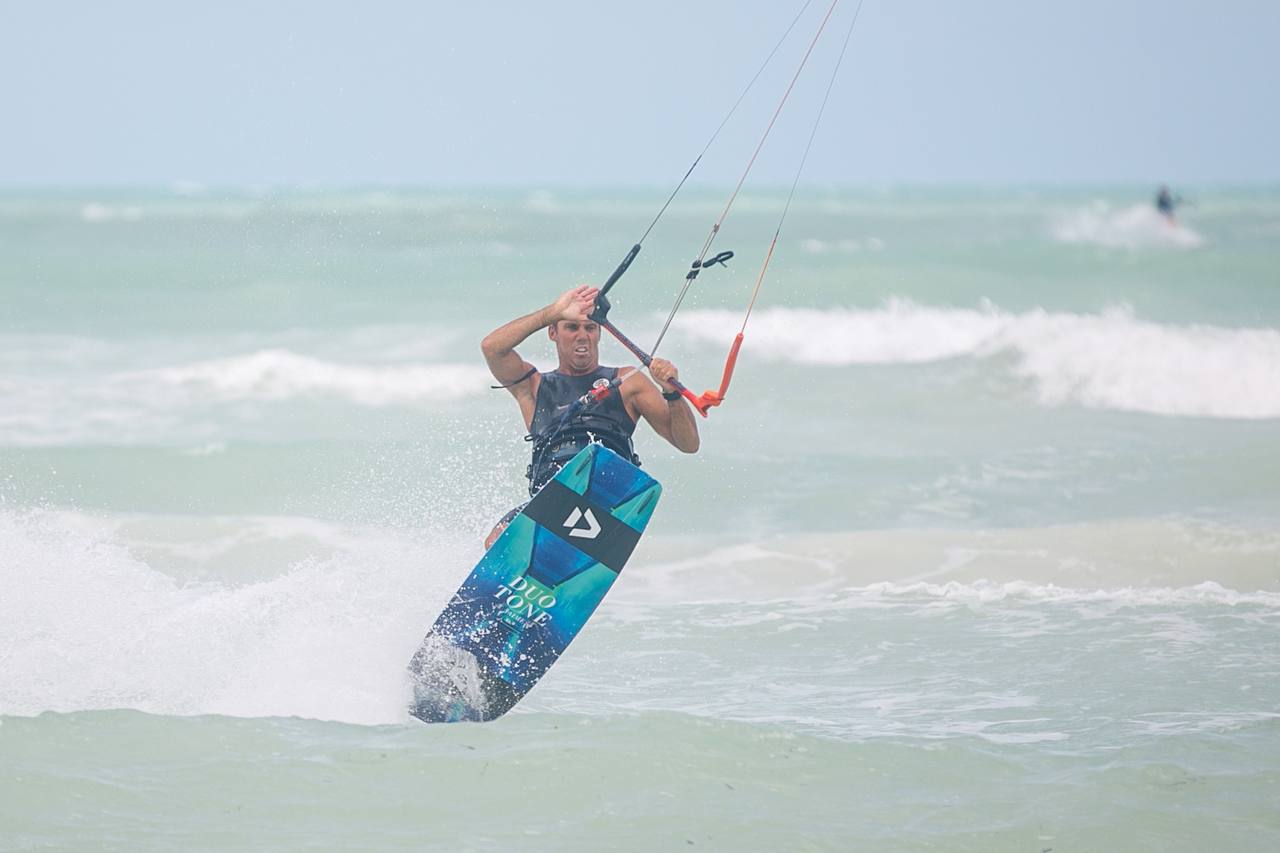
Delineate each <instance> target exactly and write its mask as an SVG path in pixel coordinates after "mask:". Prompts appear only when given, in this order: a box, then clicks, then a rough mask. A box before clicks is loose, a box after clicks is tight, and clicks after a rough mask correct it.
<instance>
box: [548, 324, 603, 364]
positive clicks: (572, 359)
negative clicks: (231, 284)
mask: <svg viewBox="0 0 1280 853" xmlns="http://www.w3.org/2000/svg"><path fill="white" fill-rule="evenodd" d="M547 332H548V334H550V335H551V340H553V341H555V342H556V355H558V356H559V357H560V367H561V369H567V370H568V371H569V372H570V373H575V374H583V373H590V372H591V371H593V370H595V369H596V368H597V367H599V366H600V325H599V324H598V323H593V322H591V321H590V320H584V321H582V322H578V321H577V320H559V321H557V322H556V324H555V325H553V326H550V327H548V329H547Z"/></svg>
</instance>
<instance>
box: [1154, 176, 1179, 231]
mask: <svg viewBox="0 0 1280 853" xmlns="http://www.w3.org/2000/svg"><path fill="white" fill-rule="evenodd" d="M1181 203H1182V197H1181V196H1175V195H1174V194H1173V193H1172V192H1170V191H1169V187H1168V186H1165V185H1161V187H1160V190H1159V191H1158V192H1157V193H1156V210H1158V211H1160V213H1161V214H1162V215H1163V216H1164V218H1165V219H1167V220H1169V224H1170V225H1174V224H1176V223H1177V219H1176V218H1175V217H1174V211H1175V210H1176V209H1177V207H1178V205H1179V204H1181Z"/></svg>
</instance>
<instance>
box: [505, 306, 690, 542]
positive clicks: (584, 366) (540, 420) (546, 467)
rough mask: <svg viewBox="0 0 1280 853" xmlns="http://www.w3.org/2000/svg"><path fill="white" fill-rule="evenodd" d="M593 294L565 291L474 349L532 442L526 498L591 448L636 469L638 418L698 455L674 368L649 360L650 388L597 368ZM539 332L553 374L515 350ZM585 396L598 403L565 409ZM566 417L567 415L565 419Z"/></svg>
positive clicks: (633, 374) (617, 371)
mask: <svg viewBox="0 0 1280 853" xmlns="http://www.w3.org/2000/svg"><path fill="white" fill-rule="evenodd" d="M598 294H599V289H598V288H595V287H591V286H589V285H581V286H579V287H575V288H573V289H572V290H567V291H565V292H564V293H563V294H561V295H560V297H559V298H558V299H557V300H556V301H555V302H553V303H551V304H550V305H548V306H546V307H545V308H542V309H540V310H538V311H535V312H533V313H532V314H526V315H525V316H523V317H519V318H517V319H515V320H512V321H511V322H510V323H507V324H506V325H504V326H501V327H499V328H497V329H495V330H494V331H492V332H490V333H489V334H488V335H486V336H485V338H484V340H483V341H482V342H481V344H480V348H481V350H482V351H483V352H484V358H485V361H486V362H487V363H488V365H489V371H490V372H491V373H492V374H493V377H494V378H495V379H497V380H498V382H499V383H501V387H503V388H506V389H507V391H509V392H510V393H511V396H513V397H515V398H516V403H517V404H518V405H519V406H520V414H521V416H522V417H523V418H524V423H525V427H526V428H527V429H528V430H529V435H528V436H527V439H528V440H529V441H531V442H533V459H532V461H531V462H530V464H529V469H528V472H527V474H528V477H529V494H530V495H531V496H532V495H533V494H535V493H536V492H537V491H538V489H540V488H542V486H543V485H545V484H546V482H547V481H548V480H550V479H551V478H552V477H554V476H555V474H556V472H557V471H559V470H560V468H561V467H562V466H563V465H564V464H565V463H566V462H568V461H569V460H570V459H572V458H573V456H574V455H575V454H576V453H577V452H578V451H579V450H581V449H582V448H583V447H585V446H586V445H587V444H588V443H590V442H593V441H594V442H599V443H600V444H603V445H604V446H605V447H608V448H609V449H610V450H612V451H614V452H615V453H617V454H618V455H620V456H622V457H623V458H624V459H628V460H631V461H632V462H634V463H635V464H637V465H638V464H639V463H640V460H639V457H637V456H636V455H635V449H634V448H633V446H632V442H631V434H632V433H633V432H634V431H635V428H636V423H637V421H638V420H639V419H640V418H641V417H643V418H644V419H645V420H646V421H647V422H648V423H649V426H651V427H652V428H653V430H654V432H656V433H658V435H660V436H662V437H663V438H665V439H666V440H667V441H669V442H670V443H671V445H672V446H673V447H675V448H676V449H678V450H680V451H682V452H684V453H696V452H697V451H698V445H699V438H698V424H697V422H696V420H695V419H694V417H693V410H692V409H691V408H690V407H689V405H688V403H686V402H685V400H684V398H682V397H681V395H680V392H679V391H678V390H677V389H676V386H674V385H673V384H672V382H673V381H678V380H679V376H680V372H679V371H678V370H677V369H676V366H675V365H674V364H672V363H671V362H670V361H667V360H666V359H663V358H654V359H653V360H652V362H651V363H650V364H649V374H650V375H651V376H652V377H653V378H654V380H655V381H656V382H657V383H658V385H657V386H655V385H654V384H653V383H652V382H649V381H647V380H645V379H643V378H641V377H640V376H639V371H638V370H637V369H635V368H626V367H604V366H602V365H601V364H600V352H599V350H600V325H599V324H598V323H597V322H595V321H594V320H592V319H591V315H592V312H593V311H594V310H595V308H596V297H597V295H598ZM543 328H545V329H546V330H547V335H548V336H549V337H550V338H551V340H553V341H555V345H556V355H557V357H558V358H559V361H560V363H559V366H558V367H557V368H556V369H555V370H553V371H550V372H546V373H543V372H540V371H539V370H538V369H537V368H536V367H534V366H533V365H532V364H530V363H529V362H527V361H525V360H524V359H523V358H521V357H520V355H519V354H518V353H517V352H516V350H515V348H516V347H517V346H519V345H520V344H522V343H523V342H524V341H525V340H527V339H528V338H529V336H530V335H532V334H534V333H535V332H537V331H538V330H540V329H543ZM593 390H594V391H595V392H596V394H597V395H598V398H597V399H596V401H595V402H594V404H593V405H591V406H589V407H578V408H576V409H574V408H573V407H574V403H575V402H576V401H578V400H579V399H580V398H582V397H583V396H584V395H586V394H588V393H591V392H592V391H593ZM571 409H573V413H572V414H570V415H569V416H568V417H567V419H566V413H567V412H569V411H570V410H571ZM522 508H523V505H521V506H519V507H516V508H514V509H512V510H511V511H510V512H508V513H507V514H506V515H505V516H503V517H502V519H501V520H499V521H498V523H497V524H496V525H495V526H494V528H493V530H492V531H491V532H490V533H489V535H488V536H487V537H485V541H484V546H485V548H486V549H488V548H489V546H490V545H492V544H493V542H494V540H495V539H497V538H498V535H499V534H501V533H502V531H503V530H504V529H505V528H506V526H507V524H509V523H510V522H511V519H513V518H515V517H516V515H518V514H519V512H520V510H521V509H522Z"/></svg>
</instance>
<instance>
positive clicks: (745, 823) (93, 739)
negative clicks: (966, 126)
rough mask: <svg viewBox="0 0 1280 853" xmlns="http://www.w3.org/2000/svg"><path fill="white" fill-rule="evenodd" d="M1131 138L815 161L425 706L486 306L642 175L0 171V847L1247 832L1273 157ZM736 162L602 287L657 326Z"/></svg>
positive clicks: (464, 514)
mask: <svg viewBox="0 0 1280 853" xmlns="http://www.w3.org/2000/svg"><path fill="white" fill-rule="evenodd" d="M1153 189H1154V188H1150V187H1095V188H1085V189H1074V190H1036V189H1016V188H1015V189H1003V190H978V189H948V190H943V189H934V190H928V189H896V190H882V191H881V190H874V191H873V190H858V191H855V190H840V191H836V190H823V189H812V188H810V189H806V188H804V187H802V188H801V191H800V192H799V193H798V194H797V197H796V201H795V203H794V205H793V207H792V209H791V212H790V215H789V217H788V219H787V220H786V226H785V228H784V230H783V232H782V235H781V237H780V239H779V243H778V248H777V250H776V253H775V256H774V260H773V264H772V266H771V268H770V272H769V276H768V278H767V280H766V283H765V285H764V288H763V291H762V294H761V298H760V302H759V304H758V305H757V307H756V310H755V314H754V315H753V317H752V320H751V324H750V325H749V326H748V328H747V336H746V343H745V346H744V349H743V354H742V357H741V359H740V361H739V365H738V371H737V376H736V378H735V380H734V384H733V386H732V388H731V391H730V393H729V396H728V400H727V401H726V403H725V405H724V406H722V407H721V408H720V409H717V410H715V411H713V412H712V414H711V417H710V418H709V419H707V420H705V421H702V422H701V428H702V437H703V445H702V450H701V451H700V452H699V453H698V454H697V455H695V456H682V455H681V454H679V453H677V452H676V451H675V450H673V449H672V448H670V447H668V446H666V445H665V444H664V443H663V442H662V441H661V440H660V439H658V438H657V437H656V436H654V435H653V434H652V433H650V432H648V431H647V430H646V428H645V427H643V426H642V427H641V428H640V430H639V433H638V442H637V444H638V450H639V453H640V455H641V457H642V459H643V461H644V467H645V469H646V470H647V471H648V472H650V473H651V474H652V475H653V476H655V477H656V478H657V479H659V480H660V481H661V482H662V483H663V484H664V487H665V492H664V497H663V500H662V503H661V504H660V505H659V507H658V511H657V513H656V515H655V516H654V519H653V521H652V523H651V524H650V527H649V531H650V532H649V533H648V534H646V536H645V538H644V539H643V540H642V542H641V544H640V546H639V548H638V549H637V551H636V553H635V555H634V557H633V558H632V561H631V563H630V564H629V565H628V566H627V568H626V570H625V571H624V572H623V574H622V576H621V577H620V579H619V581H618V583H617V584H616V585H615V586H614V588H613V591H612V592H611V593H610V595H609V597H608V598H607V599H606V600H605V601H604V603H603V604H602V606H601V608H600V610H599V611H598V612H597V614H596V616H595V617H594V618H593V619H592V621H591V622H590V623H589V624H588V625H587V627H586V629H585V630H584V632H583V633H582V635H581V636H579V638H578V639H577V640H576V641H575V643H574V644H573V645H572V646H571V647H570V649H569V650H568V651H567V652H566V654H565V655H564V657H563V658H562V659H561V661H560V662H559V663H558V664H557V665H556V666H555V667H553V668H552V670H551V671H550V672H549V673H548V675H547V676H546V677H545V678H544V679H543V681H542V682H541V683H540V684H539V685H538V686H537V687H536V688H535V689H534V690H533V691H532V692H531V693H530V695H529V696H528V697H527V698H526V699H525V701H523V702H522V703H521V704H520V705H519V706H518V707H517V708H516V709H515V710H514V711H513V712H512V713H511V714H509V715H508V716H507V717H504V718H503V719H501V720H498V721H496V722H493V723H489V724H456V725H449V726H444V725H438V726H426V725H423V724H420V723H418V722H416V721H414V720H412V719H411V718H410V717H409V716H408V714H407V711H406V705H407V702H408V699H409V694H410V691H409V686H408V684H407V682H406V680H405V665H406V663H407V661H408V660H409V657H410V655H411V654H412V653H413V651H414V649H415V648H416V646H417V644H418V642H419V640H420V638H421V636H422V635H423V633H424V632H425V630H426V628H427V627H428V625H429V624H430V623H431V621H432V620H433V619H434V617H435V615H436V614H437V612H438V611H439V610H440V608H441V607H442V606H443V604H444V603H445V601H446V600H447V598H448V596H449V595H450V593H451V592H452V591H453V590H454V588H455V587H456V586H457V584H458V583H459V582H460V581H461V579H462V578H463V577H464V576H465V574H466V573H467V572H468V571H469V570H470V568H471V566H472V565H473V564H474V563H475V561H476V560H477V559H478V558H479V556H480V550H481V546H480V543H481V539H482V537H483V535H484V534H485V533H486V532H487V531H488V529H489V526H490V525H491V524H492V522H493V521H494V520H495V519H496V518H497V517H498V516H499V515H500V514H501V513H503V512H504V511H505V510H506V509H508V508H509V507H510V506H512V505H514V504H515V503H517V502H518V501H520V500H522V498H523V496H524V480H523V473H524V466H525V464H526V462H527V453H528V445H527V444H526V443H525V442H524V441H523V433H524V431H523V428H522V425H521V423H520V421H519V417H518V414H517V411H516V408H515V406H514V404H513V403H512V401H511V399H510V397H509V396H508V395H507V394H505V393H504V392H502V391H492V390H489V389H488V385H489V384H490V382H491V379H490V378H489V376H488V374H487V372H486V370H485V367H484V363H483V360H482V358H481V356H480V350H479V341H480V338H481V337H482V336H483V335H484V334H485V333H486V332H488V331H490V330H491V329H493V328H494V327H496V326H498V325H500V324H501V323H503V322H505V321H507V320H509V319H511V318H513V317H515V316H517V315H519V314H523V313H527V312H530V311H533V310H535V309H537V308H539V307H541V306H543V305H545V304H547V303H548V302H550V301H551V300H552V299H554V298H555V296H556V295H558V294H559V293H560V292H562V291H563V290H565V289H567V288H569V287H571V286H573V285H575V284H578V283H581V282H597V283H598V282H600V281H601V280H603V279H604V278H605V277H606V276H607V275H608V274H609V272H610V271H611V270H612V269H613V267H614V265H615V264H616V263H617V262H618V261H619V260H620V259H621V257H622V256H623V255H624V254H625V253H626V251H627V249H628V248H630V246H631V244H632V243H633V242H634V241H635V240H636V238H637V237H639V236H640V234H641V233H642V232H643V231H644V228H645V227H646V226H647V225H648V223H649V220H650V219H651V218H652V217H653V215H654V214H655V213H656V212H657V209H658V208H659V207H660V206H661V204H662V202H663V200H664V198H665V193H664V192H663V191H661V190H659V189H654V190H639V189H626V190H618V191H616V192H608V191H603V190H593V191H583V190H567V189H557V188H555V187H552V188H543V189H535V188H522V189H489V190H427V189H422V190H405V189H367V190H364V189H352V190H345V191H329V190H319V189H296V190H290V191H284V190H266V189H262V190H236V191H229V190H217V189H210V188H205V187H201V186H198V185H194V184H182V185H176V186H174V187H169V188H157V189H153V190H147V191H142V190H118V189H117V190H101V189H75V188H64V189H58V190H39V191H37V190H18V189H12V188H11V189H8V190H5V191H3V192H2V193H0V849H3V850H43V849H57V850H121V851H138V850H166V851H167V850H244V849H253V850H281V851H294V850H330V849H333V850H338V849H348V850H400V849H403V850H548V851H550V850H556V851H560V850H581V851H589V850H590V851H594V850H601V849H619V850H672V849H680V850H684V849H710V850H797V851H803V850H860V851H917V850H945V851H1025V852H1026V853H1042V852H1043V851H1050V850H1052V851H1056V853H1068V851H1202V850H1208V849H1212V850H1217V851H1259V850H1272V849H1275V848H1276V847H1277V846H1280V485H1277V484H1278V482H1280V192H1278V191H1276V190H1275V189H1254V190H1239V189H1237V190H1229V189H1215V188H1211V187H1205V188H1184V190H1183V192H1184V194H1185V195H1187V196H1188V197H1189V198H1190V199H1191V200H1192V202H1193V203H1191V204H1189V205H1187V206H1186V207H1184V208H1183V209H1182V210H1181V211H1180V219H1179V223H1178V225H1177V226H1176V227H1174V226H1170V225H1169V224H1168V223H1166V222H1165V221H1164V220H1163V219H1161V218H1160V217H1159V216H1158V215H1157V214H1156V213H1155V212H1154V211H1153V210H1152V209H1151V207H1150V199H1149V196H1150V194H1151V192H1152V190H1153ZM724 196H725V193H724V192H722V191H719V190H716V189H714V188H695V189H693V190H690V191H686V192H685V193H684V194H682V195H681V196H680V197H679V199H678V200H677V202H676V204H675V205H673V207H672V208H671V210H670V211H669V212H668V213H667V215H666V216H665V217H664V218H663V219H662V220H661V222H660V223H659V225H658V227H657V228H656V229H655V230H654V232H653V233H652V235H651V236H650V237H649V239H648V240H647V241H646V244H645V248H644V251H643V252H642V253H641V255H640V256H639V258H638V260H637V261H636V262H635V264H634V266H633V267H632V269H631V271H630V272H629V273H628V274H627V275H626V277H625V278H623V279H622V281H621V283H620V284H619V285H618V286H617V288H616V290H615V291H614V296H615V298H614V308H613V314H612V317H613V319H614V320H615V322H617V324H618V325H619V327H621V328H622V329H623V330H624V331H626V332H628V333H629V334H630V335H631V336H632V337H633V338H635V339H636V340H637V341H638V342H640V343H641V344H642V345H646V346H647V345H648V344H650V343H652V342H653V340H654V339H655V337H656V335H657V332H658V330H659V329H660V327H661V325H662V322H663V320H664V319H665V316H666V312H667V310H668V308H669V306H670V304H671V302H672V300H673V299H674V297H675V294H676V292H677V290H678V289H679V286H680V284H681V283H682V281H683V279H684V274H685V271H686V269H687V268H688V264H689V262H690V261H691V260H692V258H693V257H694V255H695V254H696V253H697V250H698V248H699V247H700V246H701V243H702V240H703V238H704V236H705V235H706V233H707V231H708V229H709V228H710V226H711V224H712V222H713V221H714V219H715V218H716V216H717V215H718V213H719V212H720V208H721V206H722V204H723V200H724ZM785 201H786V193H785V192H784V191H782V192H772V191H755V192H750V191H748V192H746V193H745V194H744V195H743V196H742V197H741V198H740V199H739V201H738V203H737V205H736V206H735V207H734V209H733V212H732V214H731V216H730V218H729V219H728V220H727V221H726V223H725V226H724V228H723V230H722V231H721V233H720V235H719V237H718V238H717V242H716V249H717V250H720V249H732V250H734V251H735V252H736V253H737V256H736V257H735V258H734V260H732V261H731V262H730V264H729V268H728V269H720V268H718V267H717V268H714V269H711V270H708V271H706V272H704V273H703V274H702V276H701V277H700V278H699V279H698V280H697V281H696V283H695V284H694V286H693V288H692V291H691V293H690V295H689V297H688V299H687V300H686V304H685V307H684V308H683V309H682V311H681V312H680V313H679V314H678V315H677V317H676V319H675V322H674V324H673V326H672V329H671V332H670V333H669V334H668V335H667V337H666V339H665V340H664V342H663V344H662V347H661V350H660V353H659V354H661V355H663V356H665V357H667V358H670V359H672V360H673V361H675V362H676V364H677V365H678V366H679V368H680V371H681V377H682V378H683V379H685V380H686V381H687V383H688V384H689V385H691V386H692V387H693V388H694V390H695V391H700V390H702V389H703V388H707V387H714V386H715V385H716V384H718V382H719V377H720V370H721V365H722V363H723V358H724V355H725V353H726V351H727V348H728V345H729V343H730V341H731V339H732V337H733V334H734V332H736V331H737V328H738V324H739V323H740V322H741V312H742V310H743V308H744V307H745V304H746V300H747V297H748V294H749V291H750V289H751V286H752V285H753V284H754V281H755V276H756V273H757V271H758V269H759V265H760V262H761V260H762V259H763V256H764V252H765V250H766V248H767V246H768V242H769V240H770V238H771V237H772V234H773V230H774V228H775V227H776V225H777V222H778V217H779V215H780V213H781V210H782V207H783V205H784V203H785ZM552 353H553V350H552V348H551V347H550V345H549V343H548V342H547V341H546V340H545V337H543V336H538V337H536V338H534V339H531V340H530V341H528V342H527V344H526V345H525V346H524V347H523V354H524V355H525V357H526V358H528V359H530V360H531V361H533V362H535V363H536V364H538V365H540V366H542V367H544V368H547V369H549V368H550V367H551V366H552V365H553V361H552ZM602 357H603V360H604V361H605V362H606V363H614V364H625V363H629V361H628V357H627V356H626V354H625V352H624V351H623V350H622V349H621V348H620V347H619V346H617V345H616V344H613V343H611V342H609V341H606V342H605V343H604V344H603V346H602Z"/></svg>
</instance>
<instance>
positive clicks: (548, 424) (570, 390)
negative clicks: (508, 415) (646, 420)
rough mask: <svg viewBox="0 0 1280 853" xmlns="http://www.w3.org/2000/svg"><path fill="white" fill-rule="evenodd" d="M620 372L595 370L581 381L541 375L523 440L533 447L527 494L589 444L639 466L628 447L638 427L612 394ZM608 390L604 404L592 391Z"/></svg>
mask: <svg viewBox="0 0 1280 853" xmlns="http://www.w3.org/2000/svg"><path fill="white" fill-rule="evenodd" d="M618 382H619V379H618V368H616V367H598V368H596V369H595V371H593V372H592V373H589V374H587V375H585V376H566V375H565V374H563V373H560V372H559V371H558V370H554V371H552V372H550V373H543V374H541V381H540V382H539V384H538V396H537V399H536V401H535V405H534V410H533V421H532V423H530V424H529V435H527V436H525V441H531V442H533V459H532V461H530V463H529V468H528V470H527V472H526V474H527V476H528V477H529V494H530V495H533V494H536V493H537V491H538V490H539V489H541V488H542V487H543V486H544V485H546V483H547V482H548V481H549V480H551V478H553V477H555V475H556V473H557V472H558V471H559V470H560V469H561V468H563V467H564V465H565V463H566V462H568V461H569V460H570V459H572V458H573V457H574V456H576V455H577V453H578V451H580V450H582V448H584V447H586V446H587V445H588V444H592V443H596V444H603V445H604V446H605V447H607V448H609V449H610V450H612V451H613V452H614V453H616V454H618V455H619V456H621V457H622V458H623V459H626V460H628V461H630V462H631V464H633V465H639V464H640V457H639V456H637V455H636V452H635V447H634V446H633V444H632V442H631V434H632V433H634V432H635V429H636V422H635V421H633V420H632V419H631V416H630V415H628V414H627V409H626V407H625V406H624V405H623V404H622V395H621V394H618V393H616V389H617V386H618ZM606 386H611V387H609V388H608V392H607V393H605V394H604V396H603V399H594V398H593V397H592V396H590V395H591V392H592V390H593V389H595V390H597V391H600V390H601V389H604V388H605V387H606Z"/></svg>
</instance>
